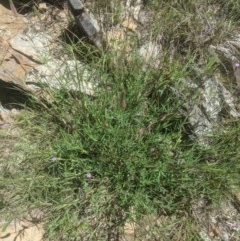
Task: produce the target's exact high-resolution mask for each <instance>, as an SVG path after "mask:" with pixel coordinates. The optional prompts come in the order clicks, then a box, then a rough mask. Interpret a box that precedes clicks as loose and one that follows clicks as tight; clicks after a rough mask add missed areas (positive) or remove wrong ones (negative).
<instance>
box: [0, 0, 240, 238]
mask: <svg viewBox="0 0 240 241" xmlns="http://www.w3.org/2000/svg"><path fill="white" fill-rule="evenodd" d="M202 2H203V1H197V0H196V1H194V2H188V4H183V5H181V6H180V5H179V3H178V2H177V1H169V2H167V3H164V4H163V2H162V1H146V7H147V8H149V9H151V10H152V9H153V8H154V7H156V6H161V7H162V8H164V11H165V12H164V11H160V10H159V12H156V18H158V17H161V18H163V17H164V19H165V20H164V21H163V25H162V29H156V28H153V29H152V30H151V31H152V32H153V33H154V34H156V35H157V34H158V33H159V31H160V32H162V33H164V38H163V39H162V41H163V42H162V44H163V47H166V49H167V50H166V51H165V52H164V54H162V55H161V61H160V62H161V67H159V69H157V70H156V69H154V68H152V67H150V66H147V68H146V64H145V63H142V62H141V61H140V60H139V59H137V58H136V59H134V58H132V59H130V60H129V59H128V60H126V59H121V60H118V61H116V58H112V59H111V57H112V56H111V57H109V56H108V55H107V53H104V54H103V53H99V55H96V54H95V55H94V56H93V57H92V59H91V54H90V58H89V59H88V61H89V62H90V63H89V64H93V67H96V66H97V68H98V69H99V72H100V75H101V76H103V77H102V78H101V79H100V80H99V88H98V89H95V92H94V94H93V95H86V94H84V93H81V92H78V91H69V90H66V89H64V86H63V87H62V88H61V89H58V90H57V89H53V90H52V89H48V90H47V91H48V95H49V99H50V100H51V101H49V102H48V103H46V102H41V101H36V102H34V103H33V106H34V107H33V108H32V109H28V110H26V111H25V112H24V114H22V115H21V116H19V119H18V124H19V126H20V127H22V128H23V129H24V131H25V136H26V137H27V139H28V142H25V143H27V144H29V142H30V143H33V144H34V148H31V149H28V148H26V149H25V150H24V156H25V158H24V160H23V161H21V164H20V166H19V169H18V170H15V171H14V172H13V173H12V172H8V175H4V174H1V176H0V177H1V179H0V184H1V187H3V188H2V189H3V190H5V191H7V192H8V194H9V195H8V198H3V200H0V203H1V206H0V208H1V209H2V210H3V211H4V212H6V210H8V211H10V212H11V209H10V208H9V207H8V205H7V204H6V205H5V203H7V201H8V202H9V200H12V201H11V205H12V206H13V205H15V207H16V206H17V208H16V209H14V210H13V212H14V215H15V216H18V215H19V216H21V213H22V211H23V210H25V209H26V207H27V209H28V210H34V209H41V210H43V212H44V213H45V214H46V219H45V228H46V239H49V240H121V238H122V236H123V233H124V226H125V225H126V223H133V224H134V225H142V222H143V221H144V220H147V219H148V218H149V217H153V218H152V219H151V218H150V220H155V221H153V223H154V225H152V226H151V224H150V226H151V227H150V229H148V230H145V229H144V232H142V231H143V230H140V232H139V235H138V238H139V240H154V239H153V238H155V240H180V238H182V239H181V240H200V237H199V229H197V228H196V225H195V223H194V221H193V219H192V216H191V204H192V202H193V201H195V200H197V199H198V197H199V196H200V195H201V196H203V197H206V198H207V199H209V200H211V201H214V200H215V201H216V200H219V199H220V198H222V197H224V196H226V195H228V194H229V192H230V188H229V186H235V187H236V186H239V183H238V178H237V176H238V175H237V174H238V171H239V165H238V156H239V151H238V150H237V148H231V147H232V146H233V145H232V144H233V143H235V147H236V143H237V141H236V140H238V138H237V133H239V127H238V124H236V125H232V126H230V127H229V128H228V127H227V128H226V127H225V126H223V131H222V132H221V133H220V132H219V133H214V132H213V137H212V139H211V141H210V144H209V146H207V147H206V146H199V145H198V143H196V142H194V140H192V139H191V138H190V137H189V134H192V133H190V132H191V130H192V129H191V126H190V124H189V123H188V119H187V117H188V116H187V115H186V114H185V115H183V114H182V113H186V111H185V109H186V103H185V100H186V99H185V98H182V95H186V96H191V95H192V93H191V91H190V90H188V85H187V84H186V82H185V81H184V80H185V79H187V78H190V77H192V76H193V73H194V71H195V69H194V68H193V67H194V66H196V65H198V64H199V63H200V62H201V60H202V58H203V59H204V60H206V61H207V60H209V59H210V60H212V59H213V58H211V57H212V56H209V55H210V54H208V52H205V51H206V50H207V49H208V47H209V45H210V44H213V43H215V42H218V41H220V39H221V38H222V37H223V35H222V34H220V33H219V26H220V22H221V21H224V20H221V21H220V17H219V16H218V15H217V14H219V13H220V12H218V13H216V21H212V22H211V23H210V22H209V21H210V20H209V18H208V14H209V15H211V13H212V12H211V11H213V9H212V8H210V10H209V11H207V12H205V10H204V9H205V8H204V6H205V7H206V6H207V5H204V6H202V7H203V9H200V10H199V8H198V7H199V6H200V5H201V4H202ZM215 2H217V3H216V4H220V1H215ZM215 2H214V1H210V3H209V6H210V7H212V6H213V4H215ZM106 4H107V3H106ZM156 4H157V5H156ZM158 4H159V5H158ZM228 7H229V9H230V10H229V11H232V7H231V4H230V3H229V5H228ZM198 10H199V11H198ZM118 11H120V10H119V9H118ZM205 13H206V15H204V16H203V17H202V15H201V14H205ZM224 14H225V13H224ZM222 16H225V15H222ZM168 20H169V21H168ZM176 22H177V23H178V24H177V25H176V26H175V28H172V27H171V26H172V25H173V24H176ZM206 22H207V23H209V24H208V25H207V26H208V29H205V26H206V25H205V23H206ZM224 26H229V25H227V24H226V25H224ZM167 29H168V30H167ZM226 29H227V27H226ZM227 35H228V33H227V34H226V36H227ZM224 36H225V35H224ZM76 46H77V45H76ZM72 47H73V46H72ZM173 48H174V51H173V52H174V54H172V53H173V52H171V50H172V49H173ZM89 49H90V48H89ZM74 50H75V51H77V49H74ZM80 50H81V49H80ZM85 50H86V49H84V53H85V56H86V51H85ZM118 51H119V50H118ZM79 52H80V51H78V54H79V55H81V53H79ZM170 52H171V54H170ZM186 54H187V55H186ZM96 56H97V57H96ZM115 56H119V54H117V53H116V54H115ZM173 56H174V58H173ZM91 60H93V61H92V62H91ZM97 61H98V62H97ZM86 62H87V61H86ZM93 62H94V63H93ZM193 62H194V64H193ZM213 62H214V61H213ZM117 63H118V64H117ZM201 64H202V66H203V65H204V61H203V62H201ZM207 64H208V63H207ZM207 64H206V65H207ZM143 65H144V66H143ZM209 65H210V64H209ZM216 65H217V64H215V62H214V63H213V64H211V66H213V67H214V68H216ZM202 66H200V67H202ZM207 66H208V65H207ZM211 66H210V67H209V68H207V70H206V71H207V74H209V73H210V72H211ZM68 76H69V78H71V72H69V73H68ZM78 78H79V83H81V81H82V79H83V78H84V76H81V74H80V73H79V74H78ZM183 110H184V111H183ZM236 130H237V131H236ZM214 135H215V136H214ZM234 137H235V138H234ZM227 144H228V145H227ZM5 174H6V173H5ZM6 199H7V200H6ZM2 203H4V204H2ZM4 207H5V208H4ZM16 210H17V211H16ZM163 216H164V217H166V216H169V217H171V220H167V221H166V220H165V221H162V222H161V224H163V225H162V226H163V227H164V228H163V229H159V226H155V222H156V223H157V222H158V220H159V219H158V218H159V217H161V218H162V217H163ZM179 220H181V221H182V222H181V221H179ZM147 222H148V221H147ZM173 223H174V224H175V225H173V226H171V225H172V224H173ZM183 223H184V227H183ZM143 225H144V224H143ZM164 225H165V226H164ZM172 227H174V230H178V231H179V232H173V229H172ZM149 230H151V232H150V231H149ZM145 231H146V232H147V234H146V233H145Z"/></svg>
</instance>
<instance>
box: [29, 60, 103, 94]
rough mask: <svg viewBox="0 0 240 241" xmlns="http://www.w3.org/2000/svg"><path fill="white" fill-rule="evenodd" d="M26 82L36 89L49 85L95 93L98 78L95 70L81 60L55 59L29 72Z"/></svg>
mask: <svg viewBox="0 0 240 241" xmlns="http://www.w3.org/2000/svg"><path fill="white" fill-rule="evenodd" d="M26 83H27V86H28V87H30V88H32V89H35V90H36V89H39V88H42V87H44V86H48V87H51V88H56V89H61V88H63V89H66V90H69V91H71V90H72V91H80V92H82V93H85V94H88V95H93V94H94V89H95V87H96V86H97V83H98V78H97V77H96V73H95V72H94V71H93V70H90V69H89V68H88V67H87V66H86V65H84V64H83V63H81V62H80V61H77V60H76V61H75V60H66V61H59V60H56V59H54V60H51V61H49V62H48V63H46V64H44V65H39V66H37V67H36V68H35V69H34V70H33V71H30V72H28V73H27V75H26Z"/></svg>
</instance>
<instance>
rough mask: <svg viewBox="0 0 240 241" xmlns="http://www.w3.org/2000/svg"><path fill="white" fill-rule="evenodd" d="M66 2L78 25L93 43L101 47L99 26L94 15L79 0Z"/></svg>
mask: <svg viewBox="0 0 240 241" xmlns="http://www.w3.org/2000/svg"><path fill="white" fill-rule="evenodd" d="M68 2H69V5H70V10H71V12H72V14H73V16H74V17H75V21H76V24H77V25H78V27H79V28H80V29H81V30H82V31H83V32H84V34H85V35H86V36H87V38H88V39H89V40H90V41H91V42H92V43H93V44H95V45H96V46H97V47H99V48H102V45H103V44H102V37H101V32H100V27H99V25H98V22H97V20H96V18H95V17H94V15H93V14H92V13H91V12H90V11H89V10H88V9H86V8H85V7H84V5H83V3H82V2H81V1H80V0H69V1H68Z"/></svg>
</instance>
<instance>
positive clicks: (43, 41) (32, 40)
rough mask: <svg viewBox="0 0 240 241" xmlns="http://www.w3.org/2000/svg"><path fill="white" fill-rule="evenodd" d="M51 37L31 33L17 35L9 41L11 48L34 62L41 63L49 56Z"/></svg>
mask: <svg viewBox="0 0 240 241" xmlns="http://www.w3.org/2000/svg"><path fill="white" fill-rule="evenodd" d="M50 40H51V37H50V36H47V35H46V34H38V33H34V32H33V31H28V32H27V33H20V34H17V35H16V36H15V37H14V38H12V39H11V41H10V45H11V47H12V48H13V49H14V50H16V51H18V52H20V53H22V54H23V55H25V56H27V57H29V58H30V59H32V60H34V61H36V62H43V59H44V58H45V57H46V56H47V55H48V54H49V45H50Z"/></svg>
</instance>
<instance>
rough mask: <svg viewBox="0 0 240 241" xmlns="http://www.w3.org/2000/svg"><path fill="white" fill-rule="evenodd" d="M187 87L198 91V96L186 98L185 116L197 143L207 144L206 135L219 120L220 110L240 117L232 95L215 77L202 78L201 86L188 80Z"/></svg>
mask: <svg viewBox="0 0 240 241" xmlns="http://www.w3.org/2000/svg"><path fill="white" fill-rule="evenodd" d="M187 85H188V88H190V89H192V90H193V91H196V90H197V91H199V92H200V93H199V98H198V99H197V100H191V98H187V99H186V100H185V101H186V105H185V106H186V109H187V110H188V113H187V117H188V120H189V122H190V123H191V126H192V128H193V132H194V135H193V136H191V137H192V138H197V140H198V142H199V144H202V145H207V143H208V138H209V137H208V136H209V134H210V133H211V131H212V129H213V128H214V127H217V126H218V125H219V124H220V122H221V118H222V117H221V112H222V111H223V109H224V110H226V111H227V112H228V113H229V114H230V115H231V116H232V117H234V118H238V117H240V113H239V112H238V111H237V108H236V104H235V101H234V97H233V95H232V94H231V93H230V92H229V91H228V90H227V89H226V88H225V87H224V85H223V84H222V83H221V82H220V81H218V80H217V77H214V76H212V77H211V78H205V79H204V78H203V84H202V87H200V86H198V85H197V84H195V83H194V82H191V81H188V83H187Z"/></svg>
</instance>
